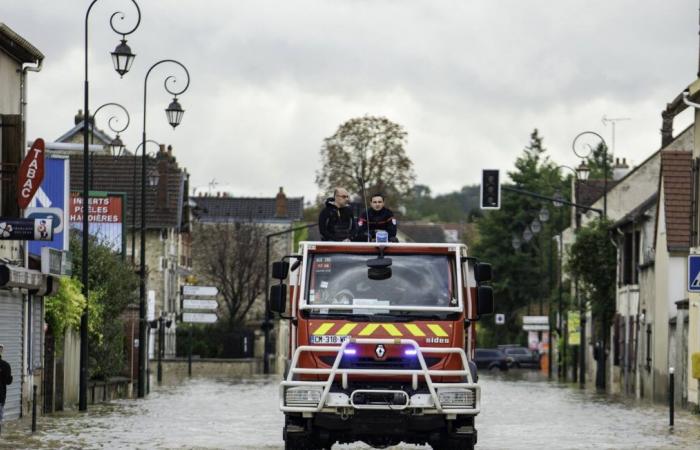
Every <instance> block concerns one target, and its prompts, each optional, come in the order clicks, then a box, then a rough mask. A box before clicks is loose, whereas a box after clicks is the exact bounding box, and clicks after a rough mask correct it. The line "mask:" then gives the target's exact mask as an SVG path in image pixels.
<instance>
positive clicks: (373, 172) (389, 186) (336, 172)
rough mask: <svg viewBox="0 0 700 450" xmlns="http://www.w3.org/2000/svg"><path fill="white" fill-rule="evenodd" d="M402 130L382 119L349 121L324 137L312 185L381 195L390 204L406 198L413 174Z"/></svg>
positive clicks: (360, 118) (371, 117)
mask: <svg viewBox="0 0 700 450" xmlns="http://www.w3.org/2000/svg"><path fill="white" fill-rule="evenodd" d="M406 135H407V133H406V131H404V129H403V127H402V126H401V125H398V124H396V123H394V122H392V121H390V120H389V119H387V118H385V117H373V116H365V117H358V118H354V119H350V120H348V121H347V122H345V123H343V124H342V125H340V127H338V130H337V131H336V132H335V134H334V135H333V136H330V137H327V138H326V139H324V141H323V146H322V147H321V169H320V170H319V171H318V172H317V173H316V184H317V185H318V187H319V188H320V189H321V191H323V192H324V193H332V192H333V190H334V189H335V188H336V187H338V186H340V187H345V188H346V189H348V190H349V191H351V192H355V193H357V194H361V192H362V187H363V181H364V188H365V190H366V191H367V194H368V195H371V193H373V192H382V193H383V194H384V195H385V197H386V200H387V203H388V204H390V205H397V204H399V203H400V201H401V200H402V198H403V197H404V196H406V195H409V194H410V192H411V188H412V187H413V183H414V181H415V175H414V173H413V163H412V162H411V159H410V158H409V157H408V156H407V155H406V150H405V148H404V147H405V145H406Z"/></svg>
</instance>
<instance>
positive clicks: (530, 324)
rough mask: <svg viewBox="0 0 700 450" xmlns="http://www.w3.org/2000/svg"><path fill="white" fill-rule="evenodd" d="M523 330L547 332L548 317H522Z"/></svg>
mask: <svg viewBox="0 0 700 450" xmlns="http://www.w3.org/2000/svg"><path fill="white" fill-rule="evenodd" d="M523 330H525V331H548V330H549V317H547V316H523Z"/></svg>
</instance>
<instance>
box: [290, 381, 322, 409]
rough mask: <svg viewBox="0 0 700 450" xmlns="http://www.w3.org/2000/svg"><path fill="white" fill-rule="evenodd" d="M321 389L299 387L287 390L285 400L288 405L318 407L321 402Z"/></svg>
mask: <svg viewBox="0 0 700 450" xmlns="http://www.w3.org/2000/svg"><path fill="white" fill-rule="evenodd" d="M321 392H322V389H321V388H317V387H309V386H299V387H292V388H289V389H287V391H286V392H285V393H284V400H285V403H286V404H287V405H313V406H316V405H318V402H320V401H321Z"/></svg>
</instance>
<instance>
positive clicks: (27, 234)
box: [0, 217, 53, 241]
mask: <svg viewBox="0 0 700 450" xmlns="http://www.w3.org/2000/svg"><path fill="white" fill-rule="evenodd" d="M51 238H53V233H52V228H51V219H5V218H2V217H0V240H8V241H50V240H51Z"/></svg>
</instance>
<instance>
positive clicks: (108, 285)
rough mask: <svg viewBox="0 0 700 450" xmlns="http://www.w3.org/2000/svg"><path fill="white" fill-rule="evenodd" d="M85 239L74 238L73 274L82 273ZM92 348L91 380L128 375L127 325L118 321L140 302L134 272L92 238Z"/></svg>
mask: <svg viewBox="0 0 700 450" xmlns="http://www.w3.org/2000/svg"><path fill="white" fill-rule="evenodd" d="M81 242H82V241H81V236H80V234H79V233H78V232H75V231H74V230H72V231H71V235H70V250H71V253H72V255H73V273H74V274H76V275H74V277H76V278H77V277H78V276H79V275H80V273H81V272H82V269H81V267H82V243H81ZM88 282H89V286H90V290H89V298H88V308H89V311H90V314H89V321H88V338H89V341H88V345H89V347H90V352H89V358H90V361H89V364H88V366H89V367H90V376H91V377H92V378H107V377H110V376H114V375H118V374H121V373H123V372H124V369H125V367H126V359H125V354H124V329H123V327H124V324H123V322H122V321H120V320H116V319H117V318H119V317H120V316H121V314H122V313H123V312H124V310H125V309H126V307H127V306H128V305H129V304H134V303H137V302H138V287H139V278H138V276H137V275H136V273H135V272H134V268H133V267H132V266H131V265H130V264H128V263H126V262H124V259H123V258H122V257H121V256H120V255H118V254H117V253H114V251H112V249H111V248H110V246H109V245H107V244H103V243H102V242H101V241H100V240H99V239H98V238H96V237H94V236H91V237H90V241H89V242H88Z"/></svg>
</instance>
